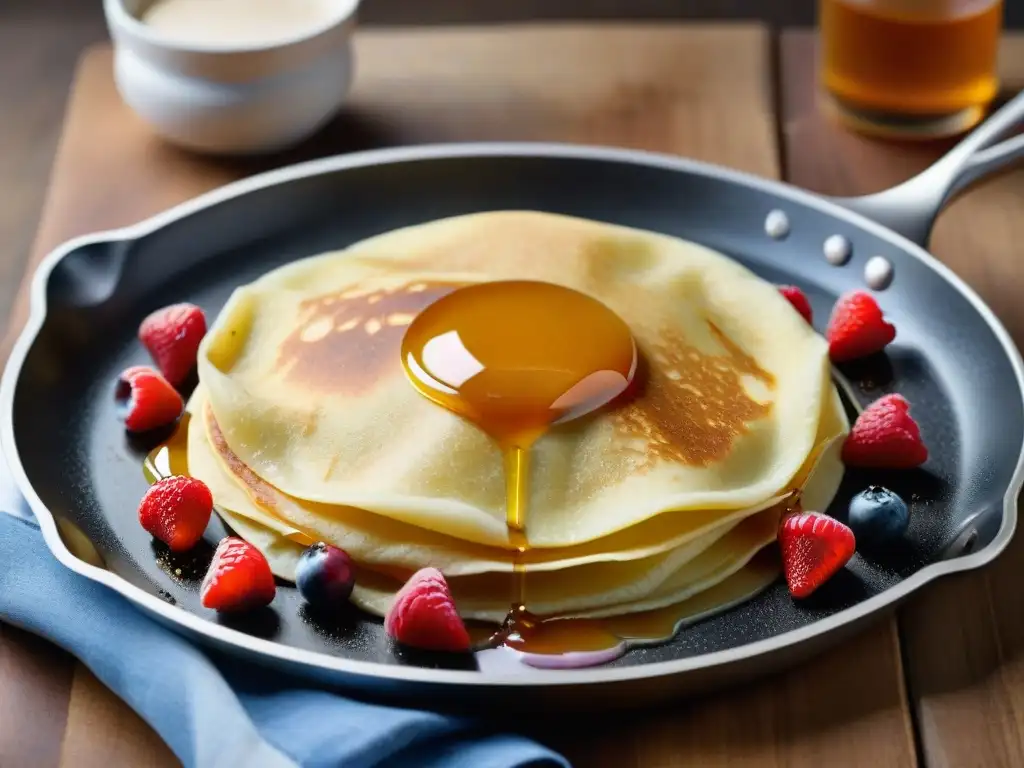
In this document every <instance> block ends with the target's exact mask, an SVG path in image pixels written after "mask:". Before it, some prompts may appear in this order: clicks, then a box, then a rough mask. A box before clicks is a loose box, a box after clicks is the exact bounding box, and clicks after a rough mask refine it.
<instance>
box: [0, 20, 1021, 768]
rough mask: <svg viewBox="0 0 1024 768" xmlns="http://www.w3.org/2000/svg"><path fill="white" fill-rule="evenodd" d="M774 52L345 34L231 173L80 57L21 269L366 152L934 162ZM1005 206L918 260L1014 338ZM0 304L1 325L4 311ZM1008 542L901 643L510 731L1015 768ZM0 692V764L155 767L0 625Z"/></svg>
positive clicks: (662, 748)
mask: <svg viewBox="0 0 1024 768" xmlns="http://www.w3.org/2000/svg"><path fill="white" fill-rule="evenodd" d="M781 43H782V44H781V47H780V46H776V45H774V44H773V40H772V38H771V37H770V36H769V33H768V32H767V31H766V30H765V29H763V28H761V27H756V26H730V27H715V26H709V27H700V26H682V25H668V26H666V25H657V26H654V25H616V26H578V25H573V26H558V27H540V26H526V27H516V28H510V29H494V28H490V29H474V28H460V29H458V30H451V29H433V30H429V31H425V30H421V31H415V30H401V31H388V32H363V33H360V35H359V39H358V42H357V47H358V56H359V62H360V71H359V77H358V83H357V88H356V91H355V93H354V95H353V99H352V103H351V105H350V107H349V108H348V109H347V110H346V112H345V114H344V115H342V116H341V117H340V118H339V119H338V120H336V121H335V122H334V123H333V124H332V125H331V126H329V127H328V129H327V130H325V132H324V133H323V134H322V135H321V136H319V137H317V138H316V139H315V140H313V141H311V142H309V143H308V144H306V145H305V146H303V147H301V148H299V149H298V150H296V151H294V152H291V153H288V154H287V155H285V156H278V157H274V158H265V159H261V160H258V161H248V162H226V161H214V160H209V159H201V158H197V157H194V156H191V155H187V154H184V153H182V152H179V151H177V150H175V149H173V148H170V147H168V146H166V145H164V144H163V143H161V142H160V141H159V140H157V139H155V138H153V137H152V136H151V135H150V134H149V132H148V131H147V129H146V128H145V126H144V125H142V124H141V123H140V122H139V121H138V120H137V119H136V118H135V117H134V116H133V115H132V114H131V113H130V112H128V110H127V109H126V108H125V107H124V106H123V104H122V103H121V102H120V100H119V98H118V97H117V94H116V92H115V90H114V87H113V83H112V80H111V55H110V51H109V49H107V48H105V47H103V48H99V49H95V50H92V51H91V52H90V53H89V54H88V55H87V56H86V57H85V59H84V60H83V62H82V64H81V66H80V68H79V72H78V77H77V80H76V84H75V88H74V91H73V96H72V99H71V102H70V105H69V108H68V115H67V121H66V125H65V130H64V134H63V139H62V141H61V144H60V149H59V152H58V158H57V161H56V165H55V168H54V172H53V178H52V185H51V189H50V193H49V196H48V200H47V204H46V207H45V211H44V216H43V220H42V223H41V226H40V232H39V236H38V240H37V242H36V246H35V248H34V251H33V256H32V260H33V262H35V261H38V259H39V258H40V257H41V256H42V255H43V254H44V253H45V252H47V251H48V250H50V249H51V248H53V247H54V246H55V245H57V244H58V243H59V242H61V241H63V240H65V239H67V238H69V237H71V236H74V235H78V234H82V233H85V232H89V231H94V230H98V229H105V228H110V227H116V226H121V225H124V224H129V223H132V222H134V221H137V220H139V219H141V218H144V217H146V216H148V215H151V214H153V213H155V212H157V211H159V210H162V209H164V208H166V207H168V206H170V205H173V204H175V203H177V202H180V201H182V200H185V199H187V198H189V197H192V196H194V195H195V194H198V193H201V192H203V191H206V190H208V189H210V188H212V187H214V186H217V185H219V184H222V183H224V182H227V181H230V180H232V179H235V178H238V177H240V176H243V175H247V174H250V173H253V172H256V171H259V170H263V169H265V168H267V167H272V166H276V165H281V164H285V163H288V162H292V161H294V160H297V159H303V158H308V157H314V156H319V155H323V154H330V153H335V152H345V151H351V150H354V149H360V148H365V147H370V146H382V145H389V144H408V143H418V142H424V141H449V140H464V139H477V140H488V139H545V140H555V141H571V142H587V143H603V144H615V145H622V146H633V147H643V148H650V149H656V150H660V151H665V152H672V153H677V154H682V155H687V156H691V157H697V158H700V159H703V160H709V161H712V162H717V163H722V164H725V165H729V166H732V167H736V168H741V169H743V170H746V171H751V172H754V173H758V174H761V175H764V176H777V175H779V174H780V173H784V174H785V176H786V178H788V179H790V180H791V181H794V182H796V183H798V184H801V185H804V186H808V187H810V188H812V189H818V190H820V191H823V192H831V193H838V192H842V193H853V192H858V191H868V190H870V189H874V188H882V187H884V186H887V185H888V184H890V183H892V182H893V181H896V180H898V179H900V178H904V177H905V176H907V175H909V174H910V173H911V172H912V171H913V170H915V169H916V168H919V167H923V165H925V164H927V162H929V160H930V159H931V158H932V157H933V156H934V154H935V153H936V152H937V151H938V150H937V148H935V147H915V148H911V149H908V148H906V147H893V146H890V145H884V144H880V143H875V142H868V141H867V140H864V139H860V138H858V137H855V136H852V135H850V134H846V133H844V132H843V131H841V130H840V129H838V128H836V127H835V126H832V125H831V124H829V123H828V122H826V121H824V120H823V119H822V118H821V117H820V115H819V114H818V112H817V111H816V109H815V108H814V82H813V53H814V52H813V39H812V38H810V37H807V36H801V35H799V34H796V35H792V34H787V35H785V36H784V37H783V39H782V41H781ZM1007 51H1008V53H1009V55H1008V56H1007V60H1006V62H1005V65H1006V68H1007V73H1008V75H1007V82H1008V83H1009V82H1010V80H1011V79H1012V76H1013V75H1014V73H1017V74H1019V75H1020V76H1021V77H1024V40H1013V41H1011V43H1010V45H1008V47H1007ZM779 56H781V58H777V57H779ZM778 73H781V74H782V75H783V82H782V83H776V82H774V77H775V76H776V75H777V74H778ZM777 97H779V98H777ZM776 102H778V105H780V109H778V110H777V109H776ZM780 136H781V137H782V138H783V139H784V141H783V143H782V144H780V143H779V141H778V139H779V137H780ZM780 157H782V158H785V162H784V163H780ZM1021 194H1022V183H1021V179H1020V177H1019V176H1007V177H1004V178H1003V179H1001V180H1000V181H998V182H994V183H993V184H992V185H990V186H987V187H985V188H983V189H979V190H978V191H977V192H975V193H972V195H970V196H968V197H965V198H963V199H962V200H960V201H958V202H957V203H956V204H955V205H954V206H953V208H952V209H951V210H950V211H949V213H948V214H947V215H945V216H944V217H943V219H942V221H941V222H940V224H939V227H938V230H937V233H936V249H937V252H938V253H939V255H940V257H942V258H944V259H945V260H947V263H950V264H951V265H953V266H954V268H956V269H958V270H961V271H962V274H964V276H965V277H967V278H968V280H969V281H971V282H972V283H973V284H974V285H975V286H976V287H977V288H979V290H981V291H982V292H983V294H984V295H985V296H986V298H988V299H989V300H990V301H992V302H993V306H994V307H995V308H996V310H997V312H999V313H1000V314H1001V315H1002V316H1003V317H1004V320H1005V321H1006V322H1007V323H1008V325H1009V326H1010V327H1011V329H1012V330H1013V332H1014V333H1015V334H1017V338H1018V339H1020V338H1021V334H1022V332H1024V313H1021V312H1020V311H1016V310H1015V307H1016V304H1017V303H1019V300H1017V301H1016V302H1015V301H1014V295H1015V294H1016V295H1017V296H1019V295H1022V293H1021V288H1022V287H1024V286H1022V285H1021V284H1020V282H1021V273H1022V271H1024V270H1022V269H1021V268H1020V267H1019V266H1017V265H1015V263H1014V261H1013V253H1012V250H1013V243H1014V239H1013V237H1012V236H1013V234H1014V228H1020V227H1021V226H1024V223H1022V222H1021V217H1020V216H1019V214H1018V216H1017V218H1016V219H1014V218H1013V216H1012V212H1013V210H1014V206H1015V205H1016V206H1017V209H1016V210H1017V211H1019V210H1021V208H1020V202H1021V201H1020V200H1019V197H1020V195H1021ZM972 200H973V201H974V202H972ZM968 206H969V207H968ZM1015 281H1016V283H1015ZM21 297H22V301H20V303H19V304H18V305H17V308H16V310H15V317H14V320H13V321H12V329H13V328H15V327H18V326H20V324H21V321H22V319H23V317H24V311H25V304H24V301H23V298H24V291H22V293H21ZM8 342H9V337H8ZM2 353H3V351H0V354H2ZM1019 549H1020V547H1017V548H1015V551H1014V552H1013V553H1011V555H1010V556H1008V557H1007V558H1005V559H1004V560H1003V561H1001V562H1000V563H999V564H998V565H997V566H996V567H995V568H993V569H990V570H989V571H986V572H985V573H984V574H982V575H980V576H977V577H971V578H968V579H961V580H957V581H953V580H950V581H949V582H947V583H943V584H940V585H938V586H936V587H935V588H934V589H932V590H929V591H928V592H927V593H926V594H925V595H923V596H922V598H921V599H919V600H917V601H916V602H915V603H914V604H912V605H911V606H910V607H909V608H908V610H907V611H906V612H905V613H904V615H903V616H902V617H901V619H900V621H899V628H900V631H901V632H902V634H903V636H904V638H905V642H904V643H903V644H902V646H901V643H900V635H899V633H898V632H897V622H896V621H895V620H892V619H889V620H881V621H880V622H878V623H876V624H875V625H874V626H873V627H872V628H871V629H869V630H867V631H866V632H864V633H863V634H861V635H859V636H858V637H856V638H855V639H853V640H852V641H849V642H847V643H845V644H844V645H842V646H840V647H838V648H836V649H834V650H833V651H831V652H828V653H826V654H824V655H822V656H820V657H818V658H816V659H814V660H812V661H811V662H810V663H807V664H805V665H803V666H802V667H800V668H798V669H795V670H792V671H790V672H788V673H785V674H781V675H777V676H775V677H773V678H770V679H767V680H762V681H760V682H757V683H755V684H752V685H748V686H745V687H743V688H742V689H737V690H733V691H728V692H724V693H721V694H718V695H715V696H711V697H707V698H704V699H700V700H697V701H692V702H687V703H682V704H677V705H675V706H672V707H666V708H661V709H659V710H658V711H656V712H655V711H646V712H640V713H635V714H633V715H629V716H624V715H619V716H617V717H615V718H614V719H612V720H609V721H607V722H601V723H594V722H588V723H574V722H573V718H572V716H571V714H567V715H566V717H565V718H564V722H559V723H557V724H554V727H548V728H542V727H541V726H539V725H533V726H531V727H530V730H531V732H534V733H536V734H538V735H540V736H541V737H542V738H543V739H544V740H546V741H548V742H549V743H551V744H552V745H553V746H555V747H556V748H558V749H560V750H561V751H563V752H564V753H565V754H566V755H567V756H568V757H569V758H570V759H572V760H573V761H574V763H575V764H576V765H579V766H591V765H594V766H623V765H637V766H691V765H692V766H758V767H760V766H765V767H775V766H778V767H780V768H781V767H782V766H786V767H787V768H804V767H805V766H806V767H807V768H810V767H811V766H814V767H817V766H824V765H828V766H868V767H869V768H879V767H880V766H885V767H886V768H888V766H895V767H899V766H912V765H916V764H918V762H919V755H923V756H924V758H925V759H926V762H927V763H928V764H929V765H949V766H961V765H979V766H980V765H985V766H1002V765H1007V766H1010V765H1016V764H1024V761H1022V760H1021V755H1022V752H1021V746H1020V744H1021V742H1020V736H1019V733H1020V725H1019V722H1020V720H1019V715H1018V713H1019V712H1020V711H1021V709H1022V705H1024V700H1022V698H1021V697H1022V695H1024V693H1018V691H1021V692H1024V687H1022V685H1024V681H1021V680H1020V679H1019V678H1020V676H1021V674H1022V670H1024V667H1021V665H1020V663H1019V662H1016V657H1017V656H1019V654H1018V653H1017V650H1018V649H1019V648H1020V647H1021V645H1022V642H1024V619H1021V612H1020V601H1019V600H1017V601H1016V602H1014V596H1015V591H1014V589H1013V586H1014V584H1015V582H1014V580H1013V579H1012V578H1011V577H1012V574H1013V568H1014V566H1013V562H1012V561H1013V559H1014V558H1015V559H1016V561H1018V562H1019V560H1020V557H1021V556H1020V555H1019V554H1018V551H1019ZM1000 585H1001V586H1000ZM951 590H952V591H951ZM904 662H905V663H906V672H907V678H908V679H909V681H910V684H909V689H908V688H907V687H906V686H905V684H904ZM0 679H2V680H3V684H2V685H0V766H3V767H4V768H7V767H8V766H11V767H13V768H19V767H20V766H32V767H33V768H35V766H40V767H41V768H49V766H57V765H60V766H76V767H77V766H93V765H95V766H103V767H104V768H109V767H110V766H121V765H130V766H135V765H152V766H168V765H174V764H175V760H174V758H173V756H172V755H171V754H170V752H169V751H168V750H167V748H166V747H165V746H164V745H163V744H162V743H161V742H160V741H159V740H158V738H157V737H156V736H155V734H153V733H152V731H150V730H149V729H148V727H147V726H146V725H145V724H144V723H143V722H142V721H141V720H140V719H139V718H138V716H137V715H135V714H134V713H132V712H131V711H130V710H128V709H127V707H125V705H124V704H122V703H121V702H120V701H118V700H117V699H116V698H115V697H114V696H113V695H112V694H110V692H109V691H107V690H106V689H105V688H103V686H102V685H100V684H99V683H98V682H97V681H96V680H95V678H93V677H92V676H91V675H90V674H89V673H88V671H87V670H85V669H84V668H83V667H82V666H81V665H79V664H77V663H76V662H74V661H73V660H71V659H69V657H68V656H66V655H65V654H63V653H62V652H60V651H57V650H56V649H54V648H52V647H51V646H49V645H48V644H46V643H45V642H43V641H40V640H38V639H35V638H31V637H28V636H26V635H25V634H24V633H21V632H19V631H17V630H14V629H11V628H9V627H5V626H2V625H0ZM908 691H909V697H908ZM915 723H917V724H919V726H920V727H919V729H918V730H917V732H915V727H914V726H915ZM918 739H920V742H918Z"/></svg>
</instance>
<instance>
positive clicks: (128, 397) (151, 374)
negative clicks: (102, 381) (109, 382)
mask: <svg viewBox="0 0 1024 768" xmlns="http://www.w3.org/2000/svg"><path fill="white" fill-rule="evenodd" d="M115 396H116V397H117V399H118V401H120V402H121V404H122V406H121V410H122V417H123V418H124V425H125V427H126V428H127V429H128V431H130V432H146V431H148V430H151V429H156V428H157V427H165V426H167V425H168V424H172V423H174V421H176V420H177V418H178V417H179V416H181V412H182V411H183V410H184V408H185V402H184V401H183V400H182V399H181V395H179V394H178V390H176V389H175V388H174V387H172V386H171V384H170V382H168V381H167V379H165V378H164V377H163V376H161V375H160V374H159V373H157V372H156V371H154V370H153V369H152V368H147V367H146V366H144V365H135V366H132V367H131V368H126V369H125V370H124V371H122V372H121V375H120V376H119V377H118V380H117V389H116V391H115Z"/></svg>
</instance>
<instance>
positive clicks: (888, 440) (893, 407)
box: [843, 395, 928, 469]
mask: <svg viewBox="0 0 1024 768" xmlns="http://www.w3.org/2000/svg"><path fill="white" fill-rule="evenodd" d="M927 460H928V448H927V447H926V446H925V444H924V441H922V440H921V429H920V428H919V427H918V426H917V422H916V421H914V418H913V417H912V416H911V415H910V403H908V402H907V399H906V398H905V397H903V395H886V396H885V397H882V398H879V399H878V400H876V401H875V402H873V403H872V404H871V405H869V406H868V407H867V408H865V409H864V411H863V412H862V413H861V414H860V416H858V417H857V420H856V421H855V422H854V424H853V428H852V429H851V430H850V434H849V435H847V437H846V441H845V442H844V443H843V462H844V463H845V464H847V465H849V466H851V467H877V468H885V469H911V468H913V467H919V466H921V465H922V464H924V463H925V462H926V461H927Z"/></svg>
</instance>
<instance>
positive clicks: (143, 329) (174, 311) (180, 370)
mask: <svg viewBox="0 0 1024 768" xmlns="http://www.w3.org/2000/svg"><path fill="white" fill-rule="evenodd" d="M205 335H206V317H205V316H204V315H203V310H201V309H200V308H199V307H197V306H195V305H194V304H172V305H171V306H169V307H164V308H163V309H158V310H157V311H156V312H153V313H152V314H151V315H149V316H148V317H147V318H146V319H145V320H143V321H142V325H140V326H139V340H140V341H141V342H142V343H143V345H144V346H145V347H146V349H147V350H149V354H150V355H151V356H152V357H153V360H154V361H155V362H156V364H157V367H158V368H159V369H160V372H161V373H163V375H164V377H165V378H166V379H167V380H168V381H169V382H171V384H174V385H175V386H177V385H178V384H181V382H182V381H184V380H185V378H186V377H187V376H188V374H189V372H190V371H191V370H192V367H193V366H194V365H195V364H196V354H197V353H198V351H199V342H201V341H202V340H203V336H205Z"/></svg>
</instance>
